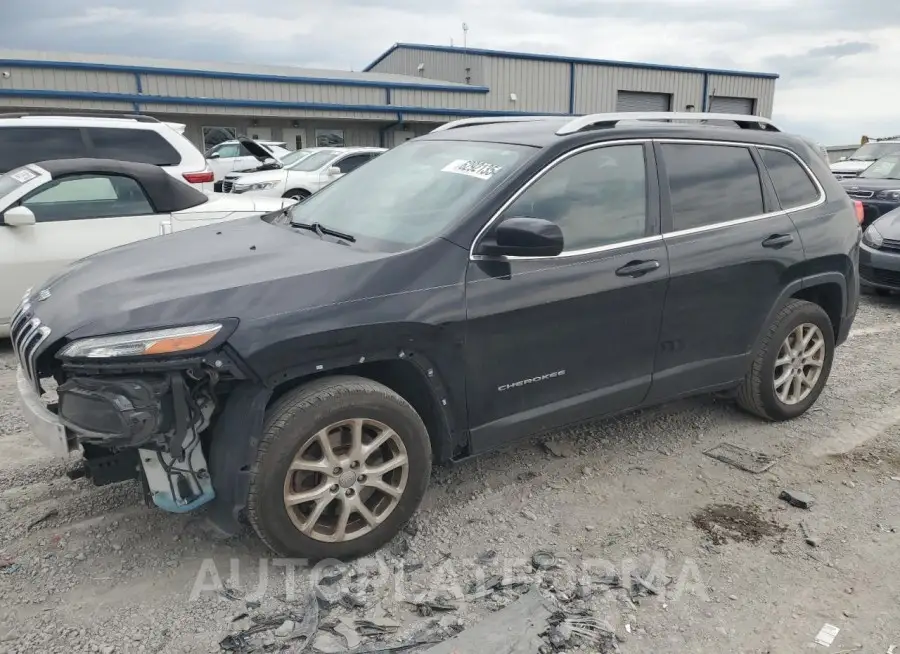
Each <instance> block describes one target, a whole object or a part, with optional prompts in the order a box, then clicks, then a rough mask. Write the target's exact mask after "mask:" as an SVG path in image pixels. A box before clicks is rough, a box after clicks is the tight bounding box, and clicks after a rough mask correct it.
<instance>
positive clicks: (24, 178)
mask: <svg viewBox="0 0 900 654" xmlns="http://www.w3.org/2000/svg"><path fill="white" fill-rule="evenodd" d="M36 177H40V173H39V172H38V171H36V170H32V169H31V168H29V167H28V166H23V167H21V168H14V169H13V170H10V171H9V172H8V173H6V174H5V175H0V198H3V197H5V196H7V195H9V194H10V193H12V192H13V191H15V190H16V189H17V188H19V187H20V186H22V184H25V183H27V182H30V181H31V180H33V179H35V178H36Z"/></svg>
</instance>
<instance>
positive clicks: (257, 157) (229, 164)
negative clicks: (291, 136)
mask: <svg viewBox="0 0 900 654" xmlns="http://www.w3.org/2000/svg"><path fill="white" fill-rule="evenodd" d="M286 145H287V144H286V143H284V142H283V141H254V140H253V139H248V138H245V137H240V138H237V139H234V140H233V141H223V142H222V143H219V144H218V145H216V146H215V147H212V148H210V149H209V150H207V152H206V161H207V164H209V167H210V168H211V169H212V171H213V174H214V175H215V177H216V181H219V180H221V179H222V178H223V177H225V176H226V175H228V174H230V173H237V172H241V171H245V170H253V169H255V168H259V167H260V166H264V165H269V164H270V163H271V162H273V161H274V162H277V161H279V160H280V159H282V158H283V157H285V156H287V155H289V154H290V153H291V151H290V150H288V149H287V148H286V147H285V146H286Z"/></svg>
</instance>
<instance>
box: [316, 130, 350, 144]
mask: <svg viewBox="0 0 900 654" xmlns="http://www.w3.org/2000/svg"><path fill="white" fill-rule="evenodd" d="M343 145H344V130H342V129H317V130H316V146H317V147H320V148H339V147H342V146H343Z"/></svg>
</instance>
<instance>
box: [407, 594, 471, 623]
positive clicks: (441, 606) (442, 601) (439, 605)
mask: <svg viewBox="0 0 900 654" xmlns="http://www.w3.org/2000/svg"><path fill="white" fill-rule="evenodd" d="M406 603H407V604H411V605H413V606H415V607H416V613H418V614H419V615H420V616H422V617H423V618H428V617H431V616H432V615H433V614H434V613H435V612H437V613H446V612H448V611H456V610H457V609H458V608H459V607H458V606H457V605H456V603H454V602H452V601H451V600H450V599H449V598H447V597H436V598H434V599H433V600H426V601H424V602H409V601H408V602H406Z"/></svg>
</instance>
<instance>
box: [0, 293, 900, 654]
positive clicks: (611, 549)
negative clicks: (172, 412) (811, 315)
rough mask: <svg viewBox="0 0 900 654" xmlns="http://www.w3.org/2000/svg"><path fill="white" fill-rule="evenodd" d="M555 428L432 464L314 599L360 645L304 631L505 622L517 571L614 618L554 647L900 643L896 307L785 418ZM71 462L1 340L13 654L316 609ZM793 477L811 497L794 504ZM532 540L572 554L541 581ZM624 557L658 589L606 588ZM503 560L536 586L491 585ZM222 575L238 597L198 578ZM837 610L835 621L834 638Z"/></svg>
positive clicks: (1, 529)
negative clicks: (598, 637)
mask: <svg viewBox="0 0 900 654" xmlns="http://www.w3.org/2000/svg"><path fill="white" fill-rule="evenodd" d="M551 438H552V439H553V442H552V443H551V444H549V447H548V446H547V445H544V442H545V441H546V440H547V437H544V438H539V439H534V440H532V441H525V442H523V443H521V444H519V445H518V446H515V447H512V448H509V449H507V450H505V451H502V452H499V453H496V454H493V455H490V456H488V457H485V458H482V459H480V460H477V461H473V462H468V463H466V464H463V465H460V466H458V467H456V468H453V469H440V470H437V471H436V472H435V475H434V484H433V487H432V489H431V491H430V492H429V494H428V496H427V498H426V501H425V505H424V507H423V509H422V511H421V512H420V514H419V517H418V520H417V521H416V523H415V524H416V526H417V529H414V528H410V529H409V533H405V534H403V535H402V536H401V537H398V538H397V539H396V540H395V541H394V542H393V543H392V544H391V546H390V547H389V548H386V549H385V551H384V552H382V553H381V554H379V556H378V557H374V558H373V559H372V560H367V561H363V562H360V563H358V564H357V565H356V566H355V568H354V569H355V572H353V571H346V572H345V573H344V576H343V577H342V578H341V580H338V581H336V582H334V583H335V585H334V588H345V589H346V590H348V591H353V590H354V589H355V588H356V587H359V588H360V589H361V590H360V592H359V593H358V594H356V595H352V596H351V595H346V596H344V604H345V605H344V606H342V605H340V604H338V605H336V606H334V607H332V608H327V607H328V606H329V603H330V599H329V598H331V597H332V596H331V595H328V597H324V598H322V599H320V605H321V606H322V607H323V608H322V610H321V611H320V614H319V621H320V622H319V624H320V627H325V628H328V627H330V626H334V625H335V622H334V621H335V620H337V619H340V618H343V620H342V621H341V622H338V623H337V626H336V627H335V629H334V630H333V631H334V632H338V633H344V634H348V632H350V633H349V636H350V639H349V640H343V639H342V638H339V637H338V636H337V635H335V633H328V632H326V631H325V630H324V629H323V630H322V631H320V632H319V636H318V638H317V639H316V641H315V646H316V647H317V648H319V649H320V650H322V651H341V650H342V649H345V648H346V647H348V646H354V645H355V644H356V643H355V642H354V641H355V637H354V635H353V633H352V631H353V630H352V629H348V628H347V627H346V626H345V625H348V624H349V625H354V624H355V623H353V622H352V619H354V618H355V619H360V618H370V619H373V620H374V621H375V622H376V623H377V625H380V627H381V628H383V629H387V630H388V631H392V630H393V629H394V626H393V625H392V623H391V622H390V619H393V620H395V621H396V622H398V623H399V625H398V627H399V630H398V631H396V633H393V634H390V635H388V636H386V637H385V640H386V641H397V640H400V639H402V638H404V637H406V636H408V635H409V634H410V633H426V634H430V635H432V636H435V634H443V635H444V636H446V635H449V634H452V633H454V632H456V631H459V630H460V629H462V628H470V627H471V626H473V625H474V624H475V623H476V622H478V621H480V620H491V619H494V618H495V617H496V616H497V615H499V614H496V613H494V611H496V610H497V609H498V608H500V607H502V606H504V605H506V604H509V603H510V602H514V601H515V600H516V598H517V597H518V596H519V595H520V593H521V591H522V590H523V589H524V588H525V587H526V585H525V584H524V583H521V584H519V585H511V584H512V583H513V582H515V581H522V582H524V581H528V582H529V583H530V582H535V583H540V584H541V585H542V587H543V592H544V593H545V595H546V596H547V597H551V598H554V599H555V601H557V602H559V605H558V606H559V607H561V608H563V609H564V610H565V611H567V612H568V613H570V614H571V613H577V612H578V611H581V612H582V613H587V614H589V615H590V616H592V617H593V618H594V619H596V620H597V621H601V622H602V623H603V624H604V629H609V630H610V631H614V632H615V635H616V637H614V638H611V639H609V640H608V641H607V642H606V643H605V644H603V645H595V646H593V648H590V647H586V646H583V645H582V646H576V645H575V640H572V641H569V643H568V645H566V644H565V643H564V642H563V641H560V640H557V641H556V645H557V646H558V649H563V650H567V651H610V650H613V649H616V648H618V650H620V651H622V652H625V653H630V652H663V651H671V652H709V653H715V654H720V653H721V652H748V653H749V652H754V653H763V652H768V653H772V654H775V653H796V652H800V651H805V650H807V649H808V648H815V649H819V648H821V649H822V651H823V652H851V651H853V652H856V651H861V652H871V653H875V654H884V653H885V652H888V651H889V647H890V646H891V645H896V646H897V651H898V652H900V300H898V299H896V298H895V299H893V300H883V299H880V298H875V297H871V296H867V297H865V298H864V299H863V304H862V306H861V308H860V313H859V316H858V317H857V320H856V323H855V326H854V331H853V333H852V334H851V338H850V340H849V341H848V342H847V344H845V345H844V346H843V347H842V348H841V349H840V350H839V352H838V357H837V360H836V362H835V366H834V369H833V371H832V376H831V380H830V382H829V384H828V386H827V388H826V390H825V393H824V395H823V396H822V398H821V399H820V401H819V403H818V405H817V406H816V407H815V408H814V410H813V411H811V412H810V413H809V414H808V415H806V416H804V417H803V418H801V419H798V420H796V421H794V422H791V423H788V424H778V425H770V424H765V423H762V422H760V421H758V420H756V419H754V418H752V417H749V416H746V415H744V414H742V413H740V412H738V411H737V410H736V409H735V408H734V407H733V406H731V405H730V404H729V403H727V402H724V401H721V400H716V399H713V398H699V399H694V400H689V401H685V402H680V403H678V404H673V405H669V406H665V407H662V408H660V409H655V410H651V411H645V412H642V413H638V414H632V415H628V416H625V417H621V418H618V419H615V420H611V421H604V422H597V423H592V424H585V425H581V426H578V427H576V428H573V429H570V430H566V431H565V432H564V433H559V434H554V435H551ZM723 441H727V442H730V443H733V444H736V445H740V446H743V447H747V448H753V449H754V450H758V451H761V452H764V453H766V454H770V455H774V456H776V457H778V458H777V461H776V463H775V465H774V466H773V467H772V468H770V469H769V470H768V471H767V472H763V473H760V474H753V473H750V472H745V471H742V470H738V469H736V468H734V467H731V466H729V465H726V464H725V463H721V462H719V461H716V460H713V459H711V458H709V457H707V456H705V455H704V454H703V452H704V450H707V449H708V448H711V447H712V446H714V445H717V444H719V443H721V442H723ZM550 450H553V452H551V451H550ZM66 465H67V464H66V463H65V462H59V461H55V460H53V459H51V458H49V457H48V456H47V455H46V453H45V452H43V451H41V449H39V447H38V446H37V445H36V444H35V443H34V442H32V439H31V437H30V436H29V434H28V433H27V428H26V425H25V424H24V423H23V421H22V419H21V416H20V415H19V413H18V409H17V407H16V404H15V397H14V370H13V363H12V356H11V355H10V352H9V347H8V344H3V345H0V653H2V652H206V651H209V652H216V651H219V649H220V646H219V642H220V641H221V640H222V639H223V638H225V637H226V636H228V635H229V634H233V633H235V632H237V631H240V630H241V629H243V628H246V627H247V626H249V618H238V619H237V620H235V621H232V619H233V618H235V617H237V616H239V615H240V614H242V613H249V614H250V616H251V617H255V616H257V615H258V614H261V615H268V616H275V617H274V618H273V620H274V622H273V624H274V625H275V626H278V625H281V626H282V627H283V626H284V625H282V622H283V621H284V614H286V613H287V614H290V613H291V612H292V611H293V612H294V613H295V614H296V615H298V616H299V615H300V614H302V613H303V608H302V607H303V606H304V605H305V604H306V601H307V600H306V598H307V597H308V595H306V594H305V593H304V591H305V590H306V588H307V587H306V584H307V579H308V572H307V571H306V569H303V570H298V571H297V573H296V577H295V578H294V579H293V581H291V579H292V577H291V574H292V572H293V569H292V568H290V566H288V565H287V563H286V562H280V563H279V562H277V561H272V560H268V559H266V557H267V556H268V554H267V552H266V551H265V550H264V549H263V547H262V546H261V545H260V544H259V542H258V541H257V540H256V539H255V538H254V537H253V536H252V535H250V534H247V535H245V536H243V537H241V538H237V539H231V540H224V541H223V540H221V539H217V538H216V537H215V536H214V535H213V534H211V533H210V532H209V531H208V530H207V529H206V528H205V525H204V521H203V520H202V517H201V516H175V515H168V514H164V513H162V512H159V511H156V510H151V509H149V508H145V507H144V506H143V505H142V503H141V500H140V493H139V490H138V487H137V485H136V484H131V483H127V484H119V485H115V486H108V487H104V488H95V487H93V486H91V485H90V484H89V483H88V482H86V481H84V480H78V481H70V480H69V479H68V478H67V477H66V476H65V474H64V473H65V470H66ZM69 465H71V464H69ZM783 489H791V490H794V491H800V492H806V493H808V494H810V495H812V496H813V497H814V498H815V503H814V504H813V505H812V507H811V509H809V510H805V509H801V508H796V507H792V506H789V505H788V504H787V503H786V502H784V501H780V500H779V499H778V495H779V493H780V492H781V491H782V490H783ZM48 514H50V517H47V518H46V519H45V520H43V521H42V522H40V523H39V524H36V525H35V526H33V527H31V528H29V525H30V524H31V523H32V522H34V521H36V520H38V519H40V518H42V517H44V516H47V515H48ZM801 522H803V523H804V526H805V528H806V533H805V534H804V532H803V531H802V529H801V527H800V523H801ZM807 537H808V538H809V539H810V541H811V542H812V543H814V545H811V544H808V543H807V542H805V539H806V538H807ZM491 550H493V551H494V552H495V554H493V555H492V554H491V552H490V551H491ZM537 550H549V551H551V552H552V553H554V554H555V555H556V557H558V558H559V559H560V560H561V567H560V568H559V569H556V570H552V571H550V572H548V573H545V574H543V575H538V574H536V573H535V572H534V568H533V566H532V565H531V564H530V561H531V559H532V555H533V554H534V552H535V551H537ZM376 564H381V566H382V567H381V568H380V569H377V573H376V572H375V570H376V568H375V567H372V566H375V565H376ZM404 565H405V566H406V569H405V573H404V574H401V572H402V566H404ZM420 566H421V567H420ZM261 570H262V574H261ZM632 570H634V571H635V575H636V576H638V577H640V578H641V579H642V580H643V581H644V582H646V584H647V585H649V586H650V587H651V588H652V590H653V591H655V592H656V593H657V594H655V595H654V594H652V593H651V592H649V591H648V590H647V589H646V588H645V587H641V586H640V584H637V585H635V584H633V583H632V582H630V581H628V582H627V583H626V582H622V584H623V585H624V586H626V588H617V587H616V584H615V577H618V578H619V580H620V581H621V580H629V578H630V577H631V576H632V575H631V571H632ZM523 571H525V572H523ZM572 571H576V572H578V576H573V575H572V574H570V573H572ZM232 572H234V573H237V574H235V575H234V576H233V577H232V578H231V579H230V580H229V575H230V574H232ZM314 572H315V573H316V574H318V573H319V572H321V569H316V570H314ZM495 572H499V573H500V574H501V576H504V575H505V576H506V577H507V578H508V577H509V576H510V575H511V574H513V573H515V574H519V575H520V577H521V575H522V574H525V577H524V578H520V579H512V580H510V579H506V580H504V581H498V579H497V578H494V579H493V580H492V581H490V582H489V583H486V582H485V579H486V578H490V576H491V574H493V573H495ZM214 573H217V574H218V575H219V577H220V579H221V581H222V582H223V583H224V584H226V585H228V586H229V587H230V588H231V589H232V591H230V592H225V593H219V592H215V591H213V590H202V589H204V588H212V587H213V586H215V585H216V584H215V582H216V579H215V574H214ZM589 573H590V574H589ZM354 575H356V576H355V577H354ZM480 575H481V576H480ZM260 579H262V580H264V581H266V582H267V586H266V587H265V588H262V587H260V588H262V591H263V592H261V593H260V592H259V591H258V590H257V588H258V586H259V581H260ZM479 579H481V582H479V581H478V580H479ZM473 580H474V582H475V584H474V588H473V586H472V585H471V584H472V582H473ZM351 582H352V583H351ZM484 585H487V586H491V587H492V588H490V589H489V590H486V591H484V592H478V591H479V590H480V589H481V587H482V586H484ZM298 589H299V590H298ZM201 590H202V592H200V591H201ZM473 590H474V591H475V593H474V595H475V596H476V598H475V599H473V598H472V591H473ZM292 591H296V593H297V594H296V597H292V594H291V593H292ZM416 591H422V592H426V591H427V592H430V593H431V595H428V597H432V596H433V595H435V594H443V595H447V596H448V597H449V598H451V599H453V601H454V604H453V607H454V608H455V610H452V611H447V612H442V611H440V606H438V608H437V609H435V610H434V615H433V616H427V617H421V616H420V615H419V614H417V613H416V607H415V606H413V605H410V604H407V603H405V602H404V601H403V598H404V597H407V596H408V594H410V593H415V592H416ZM405 594H407V595H405ZM460 595H462V596H463V598H461V597H460ZM479 595H483V597H478V596H479ZM348 598H350V599H348ZM432 598H433V597H432ZM419 601H420V602H421V601H422V597H419ZM357 604H358V605H359V606H357ZM298 607H299V608H298ZM421 611H422V613H427V612H428V610H427V609H422V610H421ZM298 612H299V613H298ZM258 619H261V618H258ZM329 620H330V621H331V622H330V623H329ZM298 621H299V617H298ZM826 624H830V625H833V626H834V627H837V628H839V629H840V631H839V632H838V634H837V636H836V637H835V638H834V641H833V643H832V644H831V645H830V647H828V648H827V649H826V647H825V646H823V645H816V644H815V639H816V636H817V634H819V632H820V630H822V628H823V626H824V625H826ZM299 626H300V625H299V624H298V625H296V627H298V628H299ZM288 628H289V626H288ZM417 630H419V631H417ZM280 633H284V632H283V631H282V632H280ZM463 633H465V632H463ZM438 637H441V636H440V635H438V636H435V638H438ZM257 638H263V639H268V642H270V643H271V642H275V643H278V644H280V643H281V642H282V641H280V640H278V639H277V636H275V632H274V631H273V630H270V631H269V632H264V633H263V634H262V635H257ZM372 640H373V638H372V637H371V636H364V637H363V638H362V642H363V643H370V642H372ZM296 643H297V641H295V642H294V647H295V651H301V648H300V647H299V646H297V644H296ZM231 644H232V645H234V641H232V643H231ZM235 646H236V645H235ZM307 651H312V650H307ZM517 651H518V650H517ZM545 651H547V650H545ZM891 651H893V650H891Z"/></svg>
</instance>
